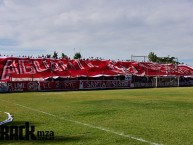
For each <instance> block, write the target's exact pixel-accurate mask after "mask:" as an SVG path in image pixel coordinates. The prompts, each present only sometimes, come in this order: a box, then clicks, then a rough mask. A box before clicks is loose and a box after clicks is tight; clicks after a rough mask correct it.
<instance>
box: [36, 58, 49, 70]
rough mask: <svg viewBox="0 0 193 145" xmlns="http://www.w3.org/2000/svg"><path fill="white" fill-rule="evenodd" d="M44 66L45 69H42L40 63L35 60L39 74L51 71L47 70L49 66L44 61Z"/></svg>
mask: <svg viewBox="0 0 193 145" xmlns="http://www.w3.org/2000/svg"><path fill="white" fill-rule="evenodd" d="M43 64H44V65H43V66H44V67H43V68H41V66H40V63H39V62H38V61H37V60H34V65H35V67H36V70H37V72H43V71H46V70H48V69H49V68H47V67H48V66H47V65H46V64H45V61H43Z"/></svg>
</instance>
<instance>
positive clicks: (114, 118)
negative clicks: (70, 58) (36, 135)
mask: <svg viewBox="0 0 193 145" xmlns="http://www.w3.org/2000/svg"><path fill="white" fill-rule="evenodd" d="M0 111H2V112H9V113H11V114H12V115H13V116H14V121H13V122H12V123H10V124H11V125H12V124H13V125H23V124H24V123H25V122H26V121H28V122H30V124H31V125H35V127H36V130H47V131H54V135H55V140H50V141H49V140H46V141H39V140H36V141H33V140H30V141H0V144H5V145H7V144H10V145H19V144H22V145H31V144H33V145H39V144H47V145H48V144H50V145H53V144H58V145H63V144H65V145H148V144H157V145H158V144H163V145H192V144H193V88H191V87H189V88H159V89H128V90H100V91H72V92H70V91H69V92H34V93H11V94H0ZM1 114H2V113H1ZM3 118H4V116H1V117H0V119H3ZM1 121H2V120H1Z"/></svg>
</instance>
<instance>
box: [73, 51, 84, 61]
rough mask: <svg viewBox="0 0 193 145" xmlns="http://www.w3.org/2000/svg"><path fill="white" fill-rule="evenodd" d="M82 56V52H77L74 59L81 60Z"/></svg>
mask: <svg viewBox="0 0 193 145" xmlns="http://www.w3.org/2000/svg"><path fill="white" fill-rule="evenodd" d="M81 57H82V56H81V54H80V52H76V53H75V54H74V59H80V58H81Z"/></svg>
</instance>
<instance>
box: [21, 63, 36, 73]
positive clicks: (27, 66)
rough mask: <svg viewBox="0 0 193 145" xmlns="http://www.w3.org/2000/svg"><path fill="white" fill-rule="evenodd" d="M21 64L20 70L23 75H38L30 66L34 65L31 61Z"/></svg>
mask: <svg viewBox="0 0 193 145" xmlns="http://www.w3.org/2000/svg"><path fill="white" fill-rule="evenodd" d="M19 64H20V69H21V71H22V72H23V74H35V73H36V71H35V68H34V66H31V65H30V64H32V63H31V62H30V61H29V60H19ZM21 71H20V73H21Z"/></svg>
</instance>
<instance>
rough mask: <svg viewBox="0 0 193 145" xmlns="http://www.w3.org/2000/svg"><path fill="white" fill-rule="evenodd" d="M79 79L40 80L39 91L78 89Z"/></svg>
mask: <svg viewBox="0 0 193 145" xmlns="http://www.w3.org/2000/svg"><path fill="white" fill-rule="evenodd" d="M79 86H80V81H53V82H52V81H42V82H40V90H41V91H56V90H78V89H79Z"/></svg>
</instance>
